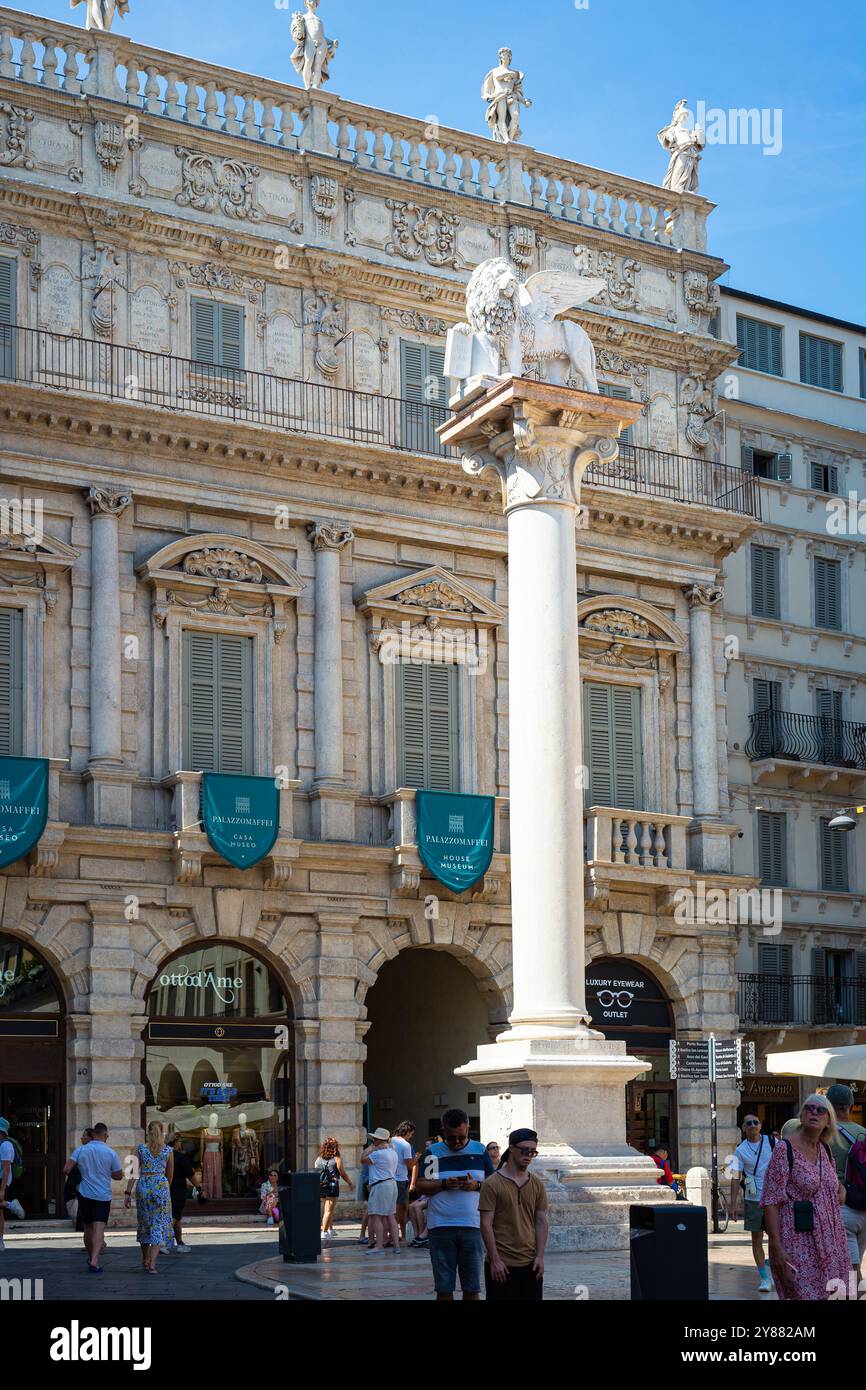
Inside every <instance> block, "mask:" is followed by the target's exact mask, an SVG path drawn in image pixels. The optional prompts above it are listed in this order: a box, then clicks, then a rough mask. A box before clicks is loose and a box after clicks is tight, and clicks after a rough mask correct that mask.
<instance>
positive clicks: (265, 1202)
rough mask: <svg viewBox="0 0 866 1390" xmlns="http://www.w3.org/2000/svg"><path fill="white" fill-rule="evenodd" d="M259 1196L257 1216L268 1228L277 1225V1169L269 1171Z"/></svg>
mask: <svg viewBox="0 0 866 1390" xmlns="http://www.w3.org/2000/svg"><path fill="white" fill-rule="evenodd" d="M259 1196H260V1198H261V1206H260V1207H259V1215H260V1216H264V1217H265V1224H266V1225H268V1226H274V1225H279V1221H280V1173H279V1169H278V1168H271V1169H270V1170H269V1172H268V1178H267V1182H263V1183H262V1185H261V1188H260V1189H259Z"/></svg>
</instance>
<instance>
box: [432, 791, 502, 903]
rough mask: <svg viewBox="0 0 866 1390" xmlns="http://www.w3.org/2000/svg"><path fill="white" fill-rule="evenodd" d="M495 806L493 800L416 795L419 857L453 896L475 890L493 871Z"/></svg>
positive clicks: (488, 797)
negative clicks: (491, 865) (491, 867)
mask: <svg viewBox="0 0 866 1390" xmlns="http://www.w3.org/2000/svg"><path fill="white" fill-rule="evenodd" d="M495 805H496V803H495V800H494V798H493V797H492V796H463V795H458V794H457V793H454V792H427V791H418V792H416V793H415V810H416V816H417V823H418V853H419V854H420V856H421V859H422V862H423V863H424V864H425V866H426V867H427V868H428V869H429V870H430V872H431V874H433V875H435V877H436V878H438V880H439V882H440V883H444V884H445V887H446V888H450V889H451V891H452V893H462V892H464V891H465V890H466V889H467V888H471V887H472V885H473V883H477V882H478V880H479V879H480V878H483V877H484V875H485V874H486V872H487V870H488V869H489V868H490V860H491V859H492V857H493V816H494V810H495Z"/></svg>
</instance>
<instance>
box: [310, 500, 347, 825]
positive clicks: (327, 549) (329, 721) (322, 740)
mask: <svg viewBox="0 0 866 1390" xmlns="http://www.w3.org/2000/svg"><path fill="white" fill-rule="evenodd" d="M307 535H308V536H309V538H310V543H311V545H312V547H313V550H314V552H315V564H316V586H315V603H316V610H315V620H314V656H313V718H314V721H315V734H314V740H315V757H316V779H315V784H314V787H313V800H312V810H313V821H314V833H316V834H317V835H318V837H319V838H320V839H324V840H348V839H352V837H353V834H354V815H353V802H352V798H347V795H346V789H345V776H344V764H343V621H342V603H341V595H340V556H341V553H342V551H343V550H344V549H345V547H346V546H347V545H349V544H350V543H351V542H352V541H353V540H354V536H353V535H352V532H351V530H350V529H349V527H348V526H346V525H344V524H343V523H342V522H338V521H316V522H313V523H312V525H310V526H308V527H307Z"/></svg>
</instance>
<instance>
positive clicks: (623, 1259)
mask: <svg viewBox="0 0 866 1390" xmlns="http://www.w3.org/2000/svg"><path fill="white" fill-rule="evenodd" d="M359 1230H360V1227H359V1225H358V1223H357V1222H351V1223H345V1224H343V1225H341V1227H340V1234H339V1238H338V1239H337V1240H336V1241H334V1242H333V1244H331V1245H328V1246H326V1247H325V1249H324V1250H323V1253H322V1257H321V1259H320V1260H319V1263H318V1264H317V1265H291V1264H284V1263H283V1261H282V1259H281V1258H280V1256H279V1254H277V1252H276V1239H277V1237H276V1232H275V1231H273V1230H272V1229H267V1228H263V1227H261V1226H250V1225H237V1226H231V1227H229V1226H226V1225H219V1226H207V1225H202V1226H200V1227H197V1228H195V1229H193V1228H188V1231H187V1239H188V1240H189V1242H190V1244H191V1245H192V1246H193V1251H192V1253H191V1254H189V1255H173V1256H166V1255H162V1256H160V1261H159V1276H158V1277H157V1278H154V1277H153V1276H152V1275H148V1274H142V1273H141V1272H140V1264H141V1257H140V1254H139V1250H138V1246H137V1245H136V1243H135V1237H134V1233H133V1232H131V1231H129V1230H123V1229H111V1230H109V1232H108V1243H109V1249H108V1250H107V1251H106V1253H105V1255H104V1256H103V1262H104V1266H105V1273H104V1274H102V1275H99V1276H96V1275H91V1274H88V1273H87V1268H86V1260H85V1256H84V1253H83V1247H82V1244H81V1237H80V1236H77V1235H75V1234H74V1233H72V1232H70V1231H68V1230H63V1231H62V1232H57V1231H56V1230H55V1231H51V1230H50V1229H46V1228H43V1229H42V1230H37V1229H30V1230H27V1231H21V1232H15V1231H14V1230H13V1231H12V1232H11V1233H10V1232H9V1231H8V1228H7V1235H6V1250H5V1252H3V1253H0V1277H2V1278H15V1277H17V1278H22V1279H27V1278H30V1279H41V1280H42V1281H43V1298H44V1300H45V1301H49V1302H50V1301H52V1300H63V1301H68V1300H72V1301H75V1302H78V1301H81V1302H88V1303H99V1302H115V1301H136V1300H147V1301H172V1300H191V1301H203V1302H204V1301H207V1302H210V1301H221V1300H222V1301H229V1300H233V1301H237V1300H245V1301H256V1300H258V1301H261V1302H272V1301H273V1300H274V1297H275V1290H276V1289H277V1288H278V1287H279V1289H280V1296H281V1297H282V1298H285V1296H286V1292H285V1291H286V1290H287V1291H288V1294H289V1296H290V1297H291V1298H300V1299H305V1300H313V1301H316V1302H319V1301H331V1300H334V1301H342V1302H378V1301H395V1300H396V1301H409V1302H411V1301H422V1302H426V1301H429V1300H431V1299H432V1298H433V1279H432V1276H431V1272H430V1257H429V1255H428V1253H427V1251H426V1250H411V1249H410V1250H405V1251H402V1252H401V1253H400V1254H399V1255H394V1254H393V1253H392V1252H390V1251H388V1252H387V1253H386V1254H384V1255H374V1256H368V1255H367V1254H366V1251H365V1247H363V1246H362V1245H360V1244H359V1242H358V1239H357V1237H358V1232H359ZM578 1290H579V1292H578ZM629 1294H630V1290H629V1263H628V1252H627V1251H624V1250H612V1251H594V1252H591V1253H586V1254H564V1253H557V1254H552V1255H549V1256H548V1259H547V1269H546V1276H545V1297H546V1298H547V1299H549V1300H551V1301H559V1302H564V1301H573V1300H574V1299H575V1298H585V1299H589V1300H602V1301H607V1300H611V1301H627V1300H628V1299H629ZM710 1297H711V1298H712V1299H718V1300H734V1301H739V1302H744V1301H754V1302H761V1303H768V1302H775V1301H776V1300H775V1294H760V1295H759V1294H758V1292H757V1277H756V1274H755V1270H754V1265H753V1264H752V1260H751V1246H750V1242H749V1238H748V1237H747V1236H744V1235H743V1234H742V1232H732V1233H729V1234H728V1235H725V1236H711V1237H710Z"/></svg>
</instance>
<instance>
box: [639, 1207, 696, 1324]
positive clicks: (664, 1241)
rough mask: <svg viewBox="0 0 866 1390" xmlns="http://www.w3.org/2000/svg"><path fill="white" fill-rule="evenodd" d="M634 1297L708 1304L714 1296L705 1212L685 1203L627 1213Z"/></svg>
mask: <svg viewBox="0 0 866 1390" xmlns="http://www.w3.org/2000/svg"><path fill="white" fill-rule="evenodd" d="M629 1228H630V1229H629V1249H630V1251H631V1296H632V1299H633V1300H644V1301H648V1302H655V1303H665V1302H673V1301H674V1300H676V1301H685V1302H691V1303H705V1302H706V1301H707V1300H708V1299H709V1296H710V1282H709V1280H710V1271H709V1264H708V1259H707V1209H706V1207H693V1206H690V1205H688V1204H687V1203H685V1202H670V1203H667V1204H665V1205H664V1206H644V1205H642V1204H637V1203H636V1204H635V1205H634V1206H632V1207H630V1208H629Z"/></svg>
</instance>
